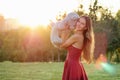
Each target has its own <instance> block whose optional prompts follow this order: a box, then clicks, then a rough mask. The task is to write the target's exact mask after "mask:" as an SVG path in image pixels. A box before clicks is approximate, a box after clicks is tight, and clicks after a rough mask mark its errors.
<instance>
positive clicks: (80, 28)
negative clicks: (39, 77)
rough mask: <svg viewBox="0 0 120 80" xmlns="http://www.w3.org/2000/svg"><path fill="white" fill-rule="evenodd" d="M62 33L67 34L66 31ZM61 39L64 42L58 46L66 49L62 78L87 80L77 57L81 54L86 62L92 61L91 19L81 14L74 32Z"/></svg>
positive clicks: (66, 79)
mask: <svg viewBox="0 0 120 80" xmlns="http://www.w3.org/2000/svg"><path fill="white" fill-rule="evenodd" d="M64 33H66V34H67V31H65V32H64ZM62 39H63V41H64V42H63V43H62V44H61V46H60V47H61V48H66V49H67V50H68V54H67V57H66V61H65V64H64V71H63V76H62V80H88V77H87V75H86V72H85V70H84V67H83V65H82V63H81V62H80V61H79V58H80V56H81V55H82V57H83V59H84V60H85V61H86V62H87V63H90V62H91V61H92V53H93V50H94V34H93V28H92V23H91V19H90V18H89V17H88V16H81V17H80V18H79V20H78V22H77V23H76V28H75V32H74V34H73V35H72V36H70V37H69V38H68V39H67V38H66V37H62Z"/></svg>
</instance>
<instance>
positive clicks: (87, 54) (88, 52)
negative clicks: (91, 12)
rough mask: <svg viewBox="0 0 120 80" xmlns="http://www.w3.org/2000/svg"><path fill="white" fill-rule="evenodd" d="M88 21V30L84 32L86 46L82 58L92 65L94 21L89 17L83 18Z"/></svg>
mask: <svg viewBox="0 0 120 80" xmlns="http://www.w3.org/2000/svg"><path fill="white" fill-rule="evenodd" d="M81 17H82V18H85V20H86V27H87V29H86V30H85V31H84V32H83V35H84V46H83V54H82V57H83V58H84V59H85V60H86V62H87V63H91V61H92V59H93V53H94V33H93V27H92V20H91V18H90V17H88V16H81Z"/></svg>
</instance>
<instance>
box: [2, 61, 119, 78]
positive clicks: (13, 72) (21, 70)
mask: <svg viewBox="0 0 120 80" xmlns="http://www.w3.org/2000/svg"><path fill="white" fill-rule="evenodd" d="M63 65H64V64H63V62H59V63H58V62H53V63H46V62H43V63H42V62H32V63H13V62H8V61H6V62H1V63H0V80H61V77H62V71H63ZM83 65H84V68H85V70H86V73H87V75H88V78H89V80H120V64H114V65H113V66H114V68H115V70H116V72H115V73H114V74H110V73H108V72H106V71H105V70H98V69H96V68H95V66H94V64H90V65H87V64H83Z"/></svg>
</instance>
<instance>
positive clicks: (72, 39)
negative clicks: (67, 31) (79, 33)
mask: <svg viewBox="0 0 120 80" xmlns="http://www.w3.org/2000/svg"><path fill="white" fill-rule="evenodd" d="M75 42H77V37H76V35H72V36H71V37H70V38H68V39H66V40H65V41H64V42H63V43H62V44H61V45H60V47H61V48H67V47H68V46H70V45H72V44H74V43H75Z"/></svg>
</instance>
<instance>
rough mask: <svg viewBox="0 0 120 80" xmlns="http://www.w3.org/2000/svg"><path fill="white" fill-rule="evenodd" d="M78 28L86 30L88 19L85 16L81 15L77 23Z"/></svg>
mask: <svg viewBox="0 0 120 80" xmlns="http://www.w3.org/2000/svg"><path fill="white" fill-rule="evenodd" d="M76 30H80V31H81V30H86V20H85V18H84V17H81V18H80V19H79V20H78V21H77V24H76Z"/></svg>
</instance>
